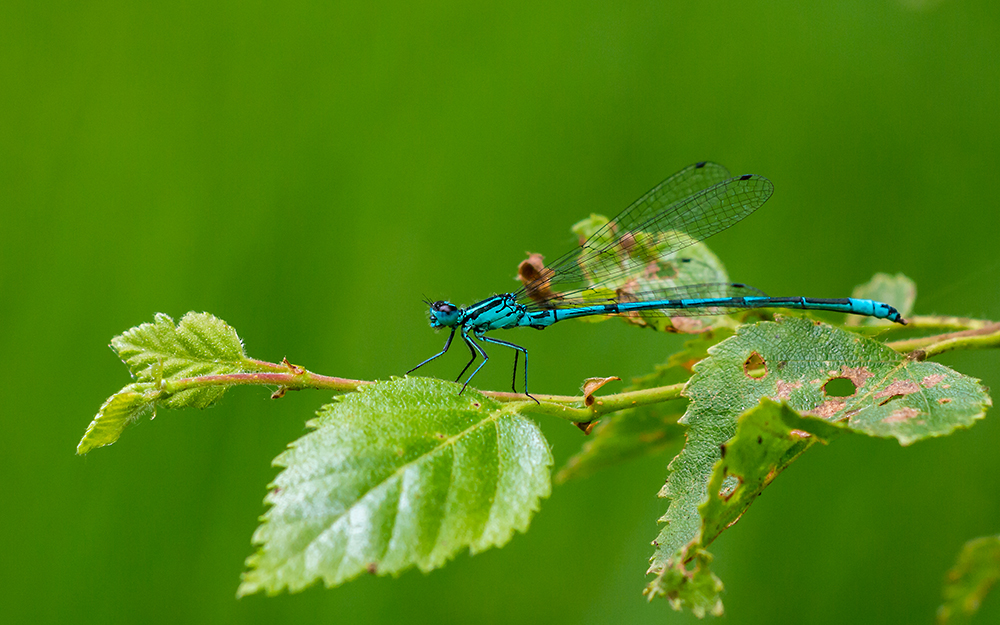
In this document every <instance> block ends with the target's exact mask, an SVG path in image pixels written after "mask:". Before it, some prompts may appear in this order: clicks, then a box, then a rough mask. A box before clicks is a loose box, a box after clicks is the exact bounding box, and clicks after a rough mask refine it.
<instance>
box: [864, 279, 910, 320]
mask: <svg viewBox="0 0 1000 625" xmlns="http://www.w3.org/2000/svg"><path fill="white" fill-rule="evenodd" d="M851 297H856V298H859V299H873V300H875V301H878V302H885V303H887V304H889V305H891V306H893V307H895V308H896V310H898V311H899V314H900V315H902V316H903V318H904V319H905V318H907V317H909V316H910V313H912V312H913V304H914V302H916V300H917V284H916V282H914V281H913V280H911V279H909V278H907V277H906V276H905V275H903V274H901V273H897V274H896V275H894V276H892V275H889V274H887V273H877V274H875V275H874V276H872V279H871V280H869V281H868V282H866V283H864V284H860V285H858V286H856V287H854V292H853V293H851ZM891 324H892V322H891V321H887V320H885V319H876V318H874V317H862V316H859V315H847V325H849V326H887V325H891Z"/></svg>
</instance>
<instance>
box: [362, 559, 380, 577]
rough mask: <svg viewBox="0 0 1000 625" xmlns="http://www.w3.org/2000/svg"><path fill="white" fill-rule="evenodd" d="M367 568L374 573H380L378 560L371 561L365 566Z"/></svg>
mask: <svg viewBox="0 0 1000 625" xmlns="http://www.w3.org/2000/svg"><path fill="white" fill-rule="evenodd" d="M365 570H366V571H368V572H369V573H371V574H372V575H375V574H376V573H378V562H369V563H368V566H366V567H365Z"/></svg>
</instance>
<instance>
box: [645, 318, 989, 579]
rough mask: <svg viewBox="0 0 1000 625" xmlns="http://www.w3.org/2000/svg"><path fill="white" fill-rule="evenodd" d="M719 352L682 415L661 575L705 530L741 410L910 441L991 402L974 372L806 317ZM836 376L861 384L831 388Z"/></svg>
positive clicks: (658, 557)
mask: <svg viewBox="0 0 1000 625" xmlns="http://www.w3.org/2000/svg"><path fill="white" fill-rule="evenodd" d="M709 352H710V353H711V357H709V358H707V359H705V360H703V361H702V362H701V363H699V364H698V365H697V366H696V367H695V375H694V376H693V377H692V378H691V381H690V382H689V383H688V385H687V387H686V388H685V391H684V394H685V395H686V396H687V397H688V398H689V399H690V400H691V403H690V405H689V406H688V410H687V412H686V413H685V415H684V417H683V418H682V420H681V423H686V424H687V425H688V426H689V429H688V433H687V439H688V441H687V445H686V446H685V448H684V450H683V451H681V453H680V454H679V455H678V456H677V457H676V458H674V460H673V461H672V462H671V463H670V467H669V468H670V472H671V473H670V477H669V478H668V480H667V483H666V484H665V485H664V487H663V489H662V490H661V491H660V495H661V496H663V497H667V498H669V499H670V505H669V507H668V508H667V513H666V515H664V517H663V518H662V519H661V521H664V522H666V523H667V525H666V527H664V528H663V529H662V531H661V532H660V534H659V536H658V537H657V539H656V541H655V542H654V545H656V550H655V552H654V555H653V558H652V567H651V570H652V571H653V572H656V573H659V572H661V571H662V570H663V568H664V567H665V566H666V564H667V562H668V560H669V559H670V558H672V557H674V556H675V554H676V553H677V552H678V551H679V550H681V549H682V548H684V546H685V545H686V544H687V543H688V542H690V541H691V540H693V539H694V538H695V537H696V536H697V534H698V531H699V528H700V525H701V517H700V516H699V514H698V507H699V506H700V505H701V504H702V502H704V501H705V499H706V498H707V494H708V490H707V488H708V482H709V479H710V476H711V473H712V468H713V467H714V465H715V463H716V461H718V459H719V457H720V445H722V444H723V443H725V442H726V441H727V440H728V439H730V438H731V437H732V436H733V435H734V434H735V432H736V418H737V416H739V415H740V414H741V413H742V412H745V411H746V410H749V409H750V408H752V407H754V406H756V405H757V404H758V403H759V402H760V400H761V399H762V398H765V397H767V398H770V399H772V400H774V401H784V402H787V403H788V404H789V405H790V406H791V407H792V408H794V409H795V410H798V411H800V412H801V413H803V414H806V415H811V416H817V417H820V418H823V419H826V420H828V421H843V423H844V424H845V425H846V426H848V427H849V428H851V429H852V430H854V431H856V432H860V433H865V434H868V435H870V436H882V437H894V438H896V439H897V440H898V441H899V442H900V443H901V444H903V445H908V444H911V443H913V442H915V441H917V440H921V439H923V438H927V437H932V436H943V435H946V434H948V433H950V432H951V431H953V430H954V429H955V428H958V427H969V426H971V425H972V424H973V423H974V422H975V420H976V419H979V418H982V416H983V413H984V411H985V409H986V407H987V406H989V405H990V399H989V396H988V395H987V394H986V393H985V391H984V390H983V389H982V387H981V386H980V385H979V383H978V381H977V380H975V379H973V378H969V377H966V376H963V375H961V374H959V373H957V372H955V371H952V370H951V369H949V368H947V367H945V366H943V365H940V364H937V363H933V362H920V361H915V360H911V359H908V358H904V357H903V356H902V355H900V354H899V353H897V352H895V351H893V350H892V349H890V348H888V347H886V346H885V345H883V344H881V343H878V342H876V341H872V340H870V339H866V338H864V337H861V336H858V335H856V334H853V333H851V332H847V331H845V330H840V329H837V328H834V327H831V326H828V325H825V324H821V323H813V322H811V321H807V320H804V319H798V318H781V319H779V320H778V321H775V322H762V323H757V324H753V325H748V326H743V327H741V328H740V329H739V330H738V332H737V334H736V336H734V337H733V338H731V339H728V340H726V341H723V342H721V343H719V344H718V345H716V346H715V347H713V348H712V349H710V350H709ZM834 381H838V382H842V384H843V385H847V386H848V387H850V389H853V392H846V391H845V390H844V389H842V388H841V389H836V388H835V387H836V386H838V384H834V385H832V386H829V383H831V382H834ZM850 389H848V390H850Z"/></svg>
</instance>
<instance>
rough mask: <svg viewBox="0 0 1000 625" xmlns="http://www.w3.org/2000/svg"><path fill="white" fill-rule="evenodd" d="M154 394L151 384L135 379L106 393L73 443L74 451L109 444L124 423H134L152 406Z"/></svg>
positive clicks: (85, 451) (123, 426)
mask: <svg viewBox="0 0 1000 625" xmlns="http://www.w3.org/2000/svg"><path fill="white" fill-rule="evenodd" d="M156 395H157V391H156V388H155V386H154V385H153V384H149V383H143V382H136V383H135V384H129V385H128V386H126V387H125V388H123V389H122V390H120V391H118V392H117V393H115V394H114V395H112V396H111V397H109V398H108V400H107V401H106V402H104V405H102V406H101V409H100V410H98V411H97V416H96V417H94V420H93V421H91V422H90V425H89V426H87V431H86V432H85V433H84V435H83V438H82V439H80V442H79V443H78V444H77V446H76V453H77V454H78V455H79V454H85V453H87V452H88V451H90V450H91V449H96V448H97V447H103V446H104V445H110V444H111V443H113V442H115V441H116V440H118V437H119V436H121V434H122V430H124V429H125V426H127V425H130V424H132V423H135V422H136V421H138V420H139V417H141V416H142V415H143V414H145V413H146V412H149V411H151V410H153V408H154V406H155V403H154V398H155V397H156Z"/></svg>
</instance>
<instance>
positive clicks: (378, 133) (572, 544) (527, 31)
mask: <svg viewBox="0 0 1000 625" xmlns="http://www.w3.org/2000/svg"><path fill="white" fill-rule="evenodd" d="M374 4H375V3H371V4H369V3H332V2H331V3H302V2H286V3H281V4H280V6H279V5H277V4H269V3H235V2H232V3H202V2H175V3H165V4H162V5H161V4H154V3H120V4H119V3H113V2H88V3H27V2H20V1H14V2H5V3H3V5H2V7H0V85H2V86H0V142H2V143H0V144H2V151H0V183H2V188H0V202H2V204H0V228H2V233H3V242H2V245H0V328H2V329H0V354H2V355H3V358H2V360H0V380H2V381H3V382H4V387H5V389H6V391H5V393H4V401H3V407H2V409H0V410H2V414H3V437H2V438H3V443H2V447H0V449H2V454H0V472H2V475H3V481H4V487H3V503H2V504H0V505H2V508H3V513H2V517H0V518H2V519H3V520H2V530H3V531H2V532H0V553H2V558H3V565H2V566H0V588H2V589H3V594H4V596H5V597H6V598H5V600H4V602H3V606H2V607H0V620H3V621H4V622H10V623H29V622H30V623H84V622H94V623H112V622H122V623H126V622H131V623H275V622H281V623H292V622H322V623H336V622H355V623H356V622H366V623H376V622H397V623H398V622H409V623H444V622H476V623H503V622H524V621H538V622H541V621H542V620H543V619H544V621H545V622H550V623H608V622H628V623H645V622H649V623H662V622H692V621H694V620H695V619H693V617H691V616H690V615H688V614H676V613H674V612H672V611H671V610H670V608H669V607H668V606H667V604H666V603H665V602H657V603H655V604H652V605H649V604H647V603H646V602H645V600H644V599H643V597H642V596H641V594H640V591H641V590H642V588H643V586H644V584H645V581H646V578H645V576H644V574H643V573H644V570H645V567H646V565H647V558H648V557H649V555H650V554H651V547H650V545H649V542H650V541H651V540H652V539H653V537H654V536H655V535H656V532H657V527H658V526H657V524H656V519H657V517H659V516H660V515H661V514H662V513H663V511H664V509H665V502H663V501H662V500H658V499H657V498H656V497H655V495H656V492H657V490H658V488H659V487H660V485H661V484H662V482H663V479H664V477H665V475H666V463H667V461H668V458H667V457H658V458H650V459H646V460H642V461H639V462H636V463H633V464H630V465H627V466H623V467H619V468H616V469H614V470H610V471H607V472H606V473H605V474H603V475H600V476H597V477H594V478H591V479H588V480H583V481H580V482H576V483H571V484H569V485H567V486H565V487H560V488H557V489H556V490H555V492H554V494H553V496H552V498H551V499H549V500H548V501H546V502H545V505H544V506H543V509H542V511H541V512H540V513H539V514H538V515H537V517H536V519H535V521H534V524H533V526H532V528H531V531H530V532H529V533H528V534H526V535H519V536H517V537H515V538H514V540H513V541H512V542H511V543H510V544H509V545H508V546H507V547H506V548H504V549H502V550H494V551H491V552H488V553H484V554H481V555H479V556H476V557H471V558H470V557H468V556H467V555H463V556H461V557H459V558H458V559H457V560H456V561H454V562H453V563H451V564H450V565H449V566H447V567H446V568H444V569H442V570H440V571H437V572H434V573H432V574H429V575H423V574H421V573H419V572H414V571H411V572H408V573H406V574H405V575H403V576H402V577H401V578H400V579H396V580H393V579H387V578H364V579H359V580H357V581H355V582H352V583H350V584H348V585H345V586H343V587H341V588H338V589H335V590H324V589H322V588H313V589H310V590H309V591H307V592H304V593H302V594H298V595H291V596H289V595H282V596H278V597H276V598H270V599H269V598H265V597H262V596H253V597H249V598H245V599H242V600H236V599H235V598H234V594H235V591H236V586H237V583H238V579H239V573H240V571H241V570H242V568H243V559H244V557H245V556H247V555H248V554H249V553H250V552H251V547H250V536H251V533H252V532H253V529H254V527H255V526H256V523H257V521H256V518H257V516H258V515H259V514H260V513H261V512H262V511H263V504H262V503H261V502H262V498H263V495H264V493H265V485H266V484H267V483H268V481H269V480H270V479H271V478H272V477H273V476H274V475H275V470H274V469H273V468H271V467H270V460H271V458H273V457H274V456H275V455H277V454H278V453H279V452H280V451H281V450H282V449H283V448H284V446H285V445H286V444H287V443H288V442H289V441H291V440H293V439H295V438H297V437H298V436H300V435H302V434H303V433H304V431H305V428H304V422H305V420H306V419H308V418H309V417H310V416H311V415H312V413H313V411H314V410H315V409H316V408H317V407H318V406H319V405H320V404H322V403H324V402H325V401H326V400H327V399H328V394H324V393H317V392H305V393H290V394H288V395H287V396H286V397H285V398H284V399H282V400H281V401H270V400H269V399H268V393H267V392H266V390H264V389H237V390H235V391H232V392H230V393H229V394H228V395H227V396H226V397H225V398H224V400H223V401H222V402H221V403H220V404H219V405H218V406H216V407H214V408H212V409H210V410H207V411H204V412H199V411H181V412H166V411H161V412H160V414H159V416H158V418H157V419H156V420H155V421H153V422H151V423H150V422H148V421H144V422H143V423H142V424H140V425H139V426H137V427H134V428H132V429H130V430H128V431H127V432H126V434H125V436H124V437H123V439H122V440H121V441H120V442H119V443H118V444H116V445H115V446H113V447H110V448H105V449H100V450H98V451H96V452H93V453H91V454H90V455H88V456H86V457H84V458H79V457H76V456H74V447H75V445H76V442H77V441H78V440H79V438H80V436H81V435H82V434H83V432H84V429H85V428H86V426H87V424H88V423H89V422H90V420H91V418H92V417H93V415H94V413H95V412H96V410H97V408H98V407H99V406H100V404H101V402H102V401H104V399H105V398H106V397H107V396H108V395H110V394H111V393H113V392H115V391H116V390H117V389H118V388H120V387H121V386H122V385H124V384H125V383H127V382H128V374H127V371H126V369H125V368H124V366H123V365H121V363H120V362H119V361H118V360H117V358H116V357H115V356H114V354H113V353H112V352H110V351H109V350H108V349H107V348H106V347H105V346H106V345H107V343H108V341H109V340H110V338H111V337H112V336H114V335H115V334H117V333H119V332H121V331H124V330H126V329H127V328H129V327H132V326H134V325H137V324H139V323H142V322H146V321H150V320H151V319H152V317H153V314H154V313H155V312H165V313H168V314H170V315H172V316H174V318H175V319H179V318H180V316H181V315H183V314H184V313H185V312H187V311H189V310H196V311H209V312H212V313H214V314H216V315H218V316H219V317H221V318H223V319H225V320H226V321H228V322H229V323H230V324H232V325H233V326H234V327H235V328H236V329H237V330H238V331H239V333H240V335H241V336H242V337H243V338H244V341H245V342H246V345H247V348H248V350H249V353H250V354H251V355H252V356H254V357H257V358H262V359H266V360H272V361H275V360H280V359H281V358H282V357H283V356H287V357H288V358H289V359H290V360H292V361H293V362H296V363H298V364H301V365H304V366H307V367H308V368H310V369H312V370H314V371H317V372H321V373H326V374H330V375H338V376H346V377H354V378H366V379H372V378H383V379H384V378H387V377H388V376H391V375H399V374H402V372H404V371H406V370H407V369H408V368H409V367H411V366H413V365H414V364H415V363H417V362H419V361H420V360H421V359H423V358H425V357H427V356H429V355H431V354H433V353H434V352H435V351H436V350H438V349H440V346H441V344H442V342H443V340H444V338H445V337H444V335H441V334H434V333H433V332H432V331H431V330H430V329H429V328H428V327H427V315H426V310H425V306H424V305H423V304H422V303H421V299H422V297H423V296H425V295H426V296H428V297H432V298H435V299H436V298H449V299H452V300H453V301H455V302H459V303H470V302H472V301H475V300H477V299H480V298H483V297H485V296H488V295H490V294H492V293H494V292H498V291H500V292H502V291H504V290H508V289H510V288H512V286H514V285H515V283H514V282H513V281H512V276H513V275H514V271H515V267H516V265H517V263H518V262H519V261H520V260H521V259H522V258H523V257H524V253H525V251H528V250H530V251H538V252H542V253H545V254H547V255H549V256H550V257H552V256H555V255H558V254H561V253H562V252H564V251H566V250H567V249H569V247H570V246H572V245H573V243H574V240H573V237H572V235H571V234H570V233H569V230H568V228H569V226H570V224H572V223H573V222H575V221H577V220H578V219H581V218H583V217H585V216H587V215H588V214H589V213H591V212H603V213H605V214H614V213H616V212H617V211H618V210H620V209H621V208H624V207H625V206H626V205H627V204H628V203H629V202H631V201H632V200H633V199H635V198H636V197H638V196H639V195H640V194H642V193H643V192H645V191H646V190H647V189H648V188H649V187H651V186H652V185H654V184H655V183H657V182H659V181H660V180H661V179H662V178H664V177H665V176H667V175H669V174H671V173H673V172H674V171H676V170H678V169H680V168H681V167H683V166H685V165H688V164H690V163H693V162H695V161H699V160H705V159H711V160H715V161H718V162H721V163H723V164H725V165H727V166H728V167H730V168H731V169H732V171H733V173H734V174H742V173H759V174H763V175H765V176H767V177H769V178H770V179H771V180H772V181H773V182H774V184H775V187H776V191H775V194H774V197H773V198H772V199H771V201H769V202H768V203H767V205H766V206H765V207H764V208H763V209H762V210H761V211H760V212H759V213H758V214H756V215H754V216H753V217H752V218H751V219H748V220H747V221H746V222H745V223H742V224H740V225H739V226H738V227H737V228H733V229H732V230H729V231H727V232H725V233H723V234H722V235H720V236H718V237H716V238H715V239H713V240H712V242H711V246H712V248H713V249H714V250H715V252H716V253H717V254H718V255H719V256H720V257H721V258H722V259H723V261H724V262H725V263H726V264H727V266H728V268H729V271H730V275H731V277H732V278H733V279H735V280H740V281H745V282H748V283H751V284H754V285H756V286H759V287H760V288H762V289H764V290H766V291H767V292H769V293H771V294H774V295H808V296H814V297H842V296H846V295H848V294H850V291H851V289H852V287H853V286H854V285H855V284H858V283H861V282H864V281H865V280H867V279H868V278H869V277H870V276H871V275H872V274H873V273H874V272H876V271H889V272H897V271H902V272H905V273H906V274H908V275H909V276H911V277H913V278H914V279H915V280H916V281H917V283H918V285H919V296H918V300H917V308H918V312H920V313H941V314H956V315H971V316H977V317H987V318H992V319H1000V294H998V289H997V284H998V277H1000V263H998V261H997V258H996V245H997V243H996V241H997V232H998V226H1000V218H998V210H1000V203H998V202H997V199H996V198H997V195H996V188H997V182H996V180H997V171H998V162H1000V158H998V157H1000V135H998V133H1000V114H998V111H1000V8H998V7H997V5H996V4H995V3H992V2H960V1H957V0H954V1H953V0H942V1H941V2H919V1H917V0H909V1H903V0H891V1H890V0H886V1H872V0H851V1H844V2H836V3H803V2H800V1H792V0H785V1H775V0H771V1H767V2H740V3H726V2H632V3H599V2H580V1H576V2H552V3H544V4H543V5H540V4H538V3H505V6H504V7H502V8H498V7H491V8H471V7H470V6H469V5H468V3H465V2H423V3H400V4H394V5H385V6H374ZM504 338H511V339H514V340H517V342H519V343H522V344H524V345H525V346H527V347H528V348H529V349H530V350H531V355H532V365H533V370H532V386H533V388H534V389H537V392H546V393H549V392H552V393H572V392H574V391H575V389H576V388H577V387H578V385H579V384H580V382H581V380H582V379H583V378H585V377H587V376H594V375H619V376H621V377H623V378H625V379H628V378H629V377H631V376H634V375H638V374H641V373H643V372H646V371H648V370H649V369H650V368H651V366H652V365H653V364H654V363H656V362H660V361H663V360H664V359H665V358H666V356H667V355H668V354H669V353H670V352H671V351H672V350H674V349H676V348H677V347H678V346H679V344H680V339H678V337H673V336H660V335H653V334H651V333H643V332H641V331H637V330H635V329H634V328H628V327H626V326H625V325H624V324H617V323H605V324H601V325H599V326H593V325H587V324H565V325H563V324H560V326H558V327H557V328H552V329H549V330H548V331H546V332H544V333H534V332H531V333H529V332H527V331H525V332H524V333H523V334H520V333H518V335H517V336H510V337H504ZM494 351H498V352H499V353H497V354H496V356H498V357H497V358H496V361H495V363H494V364H492V366H490V367H487V368H486V369H485V370H484V371H483V372H482V374H481V377H479V378H477V383H478V384H479V385H480V386H481V387H483V388H492V389H504V388H506V385H507V383H508V380H509V371H510V370H509V364H510V355H509V354H504V353H502V352H500V350H494ZM464 359H465V354H464V353H463V352H462V350H457V351H456V352H454V353H452V354H449V355H448V357H446V358H442V359H441V360H440V361H438V362H437V363H435V364H434V365H432V366H429V367H428V368H427V369H426V370H425V371H423V373H424V374H426V375H436V376H440V377H444V378H449V377H450V376H453V375H455V373H457V371H458V370H459V369H460V368H461V366H462V364H464ZM941 360H942V362H944V363H946V364H948V365H950V366H953V367H955V368H957V369H958V370H960V371H962V372H964V373H967V374H969V375H972V376H975V377H978V378H981V379H983V382H984V384H986V385H993V386H996V385H997V384H998V382H1000V353H998V352H976V353H956V354H950V355H948V356H947V357H945V358H942V359H941ZM541 425H542V427H543V428H544V430H545V432H546V435H547V436H548V437H549V438H550V441H551V442H552V446H553V451H554V453H555V456H556V459H557V462H559V463H561V462H562V461H564V460H565V459H566V458H568V457H569V455H571V454H572V453H573V452H574V451H575V450H577V449H578V448H579V446H580V445H581V443H582V442H583V440H584V439H583V437H582V436H581V435H580V432H579V431H578V430H576V429H575V428H573V427H571V426H568V425H566V424H565V423H563V422H556V421H552V420H543V422H542V424H541ZM998 444H1000V427H998V425H997V419H996V415H991V417H990V418H988V419H987V420H986V421H985V422H982V423H980V424H979V425H977V426H976V427H975V428H973V429H972V430H970V431H966V432H959V433H957V434H955V435H953V436H950V437H947V438H945V439H942V440H936V441H931V442H925V443H920V444H918V445H916V446H914V447H912V448H910V449H903V448H901V447H899V446H898V445H897V444H896V443H893V442H886V441H858V440H852V441H843V442H842V443H841V442H838V443H837V444H836V445H833V446H831V447H830V448H824V449H819V450H816V451H815V452H812V453H810V454H808V455H807V456H806V457H804V458H803V459H802V460H801V461H800V462H798V463H796V464H795V466H794V467H793V469H792V470H790V471H788V472H787V473H785V474H783V475H782V476H781V478H780V479H779V480H778V481H777V482H776V483H775V484H774V485H773V487H772V488H770V489H769V490H768V491H767V494H766V496H764V497H763V498H762V499H761V500H759V501H758V502H757V503H755V504H754V506H753V508H752V509H751V511H750V513H749V514H747V515H746V517H745V518H744V519H743V520H742V521H741V522H740V523H739V524H738V525H737V526H736V527H735V528H733V529H732V530H731V531H729V532H727V533H726V534H725V535H724V536H723V537H722V538H721V539H720V540H719V541H718V542H717V543H715V544H714V545H713V546H712V551H713V552H714V553H715V554H716V570H717V572H718V573H719V575H720V576H721V577H722V578H723V580H724V581H725V582H726V586H727V591H726V594H725V596H724V599H725V602H726V608H727V614H728V616H727V617H726V618H727V621H728V622H732V623H741V624H742V623H782V622H809V623H838V624H839V623H845V622H854V623H867V622H870V623H886V622H899V623H930V622H931V621H932V619H933V613H934V610H935V608H936V606H937V605H938V603H939V597H940V584H941V581H942V578H943V576H944V573H945V571H946V570H947V568H949V567H950V566H951V564H952V563H953V561H954V558H955V556H956V554H957V552H958V550H959V548H960V546H961V545H962V543H963V542H964V541H965V540H967V539H969V538H972V537H975V536H979V535H983V534H989V533H997V532H998V531H1000V472H998V471H997V468H998V461H997V460H998V458H997V451H996V450H997V449H998ZM998 620H1000V599H998V598H997V597H990V599H989V601H987V604H986V606H985V608H984V611H983V613H982V614H981V619H980V622H983V623H988V622H997V621H998Z"/></svg>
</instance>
